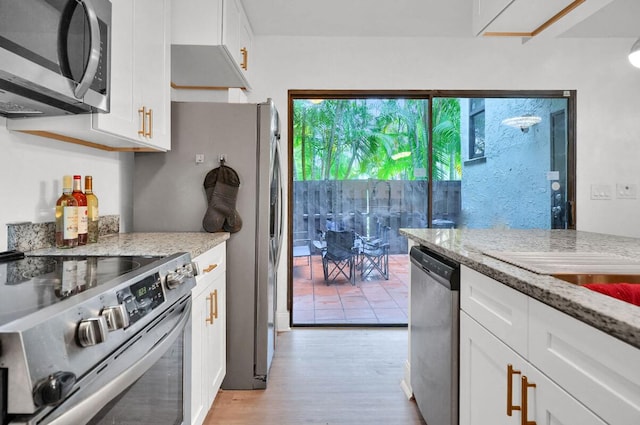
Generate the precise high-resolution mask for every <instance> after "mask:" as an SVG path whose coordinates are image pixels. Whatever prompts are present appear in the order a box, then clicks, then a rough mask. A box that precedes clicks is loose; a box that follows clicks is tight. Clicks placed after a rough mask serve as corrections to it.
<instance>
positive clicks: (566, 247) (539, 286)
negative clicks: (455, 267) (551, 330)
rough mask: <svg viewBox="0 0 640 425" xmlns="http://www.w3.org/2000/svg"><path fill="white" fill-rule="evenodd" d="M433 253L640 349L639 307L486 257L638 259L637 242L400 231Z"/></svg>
mask: <svg viewBox="0 0 640 425" xmlns="http://www.w3.org/2000/svg"><path fill="white" fill-rule="evenodd" d="M400 233H401V234H402V235H404V236H407V237H408V238H409V239H411V240H413V241H414V242H415V243H417V244H420V245H424V246H426V247H428V248H430V249H432V250H433V251H435V252H437V253H440V254H442V255H444V256H446V257H449V258H451V259H453V260H454V261H457V262H459V263H461V264H464V265H466V266H468V267H470V268H472V269H474V270H476V271H478V272H480V273H483V274H485V275H487V276H489V277H491V278H493V279H495V280H497V281H499V282H502V283H503V284H505V285H507V286H510V287H512V288H514V289H516V290H518V291H520V292H522V293H525V294H527V295H529V296H531V297H533V298H535V299H537V300H539V301H541V302H543V303H545V304H548V305H550V306H552V307H554V308H556V309H558V310H560V311H562V312H564V313H566V314H569V315H570V316H572V317H575V318H576V319H578V320H581V321H583V322H585V323H587V324H589V325H591V326H593V327H595V328H597V329H600V330H602V331H604V332H606V333H608V334H610V335H612V336H614V337H616V338H619V339H621V340H623V341H625V342H627V343H629V344H631V345H633V346H635V347H638V348H640V307H638V306H635V305H633V304H629V303H626V302H624V301H619V300H617V299H615V298H612V297H609V296H606V295H603V294H600V293H598V292H595V291H592V290H589V289H587V288H583V287H581V286H579V285H574V284H571V283H567V282H565V281H563V280H560V279H556V278H554V277H552V276H550V275H543V274H537V273H533V272H531V271H528V270H526V269H523V268H521V267H517V266H515V265H512V264H509V263H507V262H504V261H500V260H498V259H496V258H493V257H490V256H488V255H485V254H484V253H485V252H490V251H519V252H572V253H607V254H614V255H618V256H622V257H626V258H629V259H632V260H638V259H640V239H636V238H627V237H621V236H613V235H605V234H600V233H590V232H578V231H573V230H516V229H504V230H500V229H400Z"/></svg>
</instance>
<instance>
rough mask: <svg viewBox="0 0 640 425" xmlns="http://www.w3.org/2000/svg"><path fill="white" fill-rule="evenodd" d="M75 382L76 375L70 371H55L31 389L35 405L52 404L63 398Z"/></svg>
mask: <svg viewBox="0 0 640 425" xmlns="http://www.w3.org/2000/svg"><path fill="white" fill-rule="evenodd" d="M75 383H76V375H74V374H73V373H71V372H56V373H54V374H52V375H49V376H48V377H47V378H45V379H43V380H42V381H40V382H38V383H37V384H36V386H35V388H34V389H33V401H34V402H35V403H36V406H45V405H47V406H53V405H55V404H58V403H59V402H61V401H62V400H64V399H65V398H66V397H67V396H68V395H69V392H71V390H72V389H73V385H74V384H75Z"/></svg>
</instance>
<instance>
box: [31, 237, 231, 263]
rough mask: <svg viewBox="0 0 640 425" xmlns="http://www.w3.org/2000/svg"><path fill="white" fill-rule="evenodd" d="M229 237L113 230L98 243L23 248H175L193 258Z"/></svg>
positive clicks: (101, 251) (115, 251)
mask: <svg viewBox="0 0 640 425" xmlns="http://www.w3.org/2000/svg"><path fill="white" fill-rule="evenodd" d="M227 239H229V233H227V232H219V233H206V232H166V233H116V234H111V235H106V236H101V237H100V239H98V243H95V244H88V245H82V246H78V247H75V248H71V249H58V248H43V249H37V250H33V251H29V252H26V253H25V254H26V255H28V256H38V255H89V256H116V255H132V256H136V255H137V256H162V257H164V256H167V255H171V254H174V253H176V252H188V253H189V254H191V258H195V257H197V256H198V255H200V254H202V253H203V252H205V251H208V250H210V249H211V248H214V247H215V246H217V245H219V244H221V243H222V242H224V241H226V240H227Z"/></svg>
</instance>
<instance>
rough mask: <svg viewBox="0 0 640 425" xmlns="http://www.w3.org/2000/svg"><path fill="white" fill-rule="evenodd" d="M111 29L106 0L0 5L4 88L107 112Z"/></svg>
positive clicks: (0, 0) (3, 1)
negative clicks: (5, 85)
mask: <svg viewBox="0 0 640 425" xmlns="http://www.w3.org/2000/svg"><path fill="white" fill-rule="evenodd" d="M110 23H111V2H110V1H109V0H106V1H105V0H81V1H80V0H47V1H45V0H20V1H14V0H0V59H1V60H0V77H2V80H3V84H7V85H13V87H4V88H5V89H6V90H10V91H16V92H21V90H20V89H22V90H32V91H34V92H36V94H40V95H46V96H50V97H53V98H55V99H58V100H59V101H62V102H64V103H68V104H73V105H74V106H76V107H79V108H81V107H82V105H83V104H85V105H86V106H87V109H89V108H88V107H89V106H92V107H94V108H96V109H99V110H101V111H104V112H108V110H109V96H108V94H109V93H108V92H109V52H110V47H109V45H110ZM24 95H25V96H27V95H26V93H25V94H24ZM45 103H46V102H45ZM59 107H61V108H63V109H65V108H64V107H63V106H59ZM72 110H73V109H72Z"/></svg>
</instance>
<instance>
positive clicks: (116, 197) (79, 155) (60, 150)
mask: <svg viewBox="0 0 640 425" xmlns="http://www.w3.org/2000/svg"><path fill="white" fill-rule="evenodd" d="M0 152H2V155H1V156H0V181H1V182H2V184H1V185H0V199H1V202H0V223H1V224H2V225H3V228H1V229H0V250H5V249H7V230H6V224H7V223H15V222H24V221H31V222H34V223H43V222H51V221H53V220H54V217H55V216H54V211H55V205H56V200H57V199H58V197H59V196H60V194H61V193H62V176H63V175H64V174H72V175H73V174H80V175H82V176H85V175H92V176H93V190H94V192H95V193H96V195H97V196H98V201H99V205H100V214H103V215H111V214H120V215H121V222H120V227H121V229H125V230H126V229H127V228H128V226H129V225H130V224H129V223H127V217H130V216H131V211H132V207H131V177H132V170H133V154H132V153H117V152H105V151H101V150H97V149H93V148H88V147H84V146H79V145H73V144H70V143H64V142H58V141H56V140H51V139H45V138H42V137H36V136H31V135H27V134H22V133H14V132H10V131H8V130H7V128H6V120H5V119H4V118H2V117H0ZM83 182H84V179H83Z"/></svg>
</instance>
